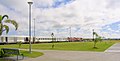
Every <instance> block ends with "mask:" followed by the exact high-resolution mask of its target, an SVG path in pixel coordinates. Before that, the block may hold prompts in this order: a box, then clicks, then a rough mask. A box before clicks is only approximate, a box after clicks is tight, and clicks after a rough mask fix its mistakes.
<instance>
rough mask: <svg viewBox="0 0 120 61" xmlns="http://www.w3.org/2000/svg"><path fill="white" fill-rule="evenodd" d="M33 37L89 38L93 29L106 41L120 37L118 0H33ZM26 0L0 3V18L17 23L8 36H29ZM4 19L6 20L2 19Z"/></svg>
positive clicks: (2, 1)
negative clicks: (4, 16) (5, 16)
mask: <svg viewBox="0 0 120 61" xmlns="http://www.w3.org/2000/svg"><path fill="white" fill-rule="evenodd" d="M32 1H33V4H32V35H33V36H34V21H35V36H44V37H48V36H51V33H54V35H55V37H69V36H70V34H71V36H72V37H82V38H91V37H92V30H93V29H94V30H95V32H97V33H98V34H99V35H100V36H102V37H105V38H120V0H32ZM27 2H28V0H0V15H9V19H14V20H16V21H17V22H18V24H19V28H18V30H17V31H15V30H14V26H13V25H11V24H7V25H9V26H10V31H9V33H8V34H5V32H4V33H3V35H21V36H28V35H29V19H28V16H29V13H28V12H29V10H28V9H29V8H28V7H29V5H28V3H27ZM4 20H5V19H4Z"/></svg>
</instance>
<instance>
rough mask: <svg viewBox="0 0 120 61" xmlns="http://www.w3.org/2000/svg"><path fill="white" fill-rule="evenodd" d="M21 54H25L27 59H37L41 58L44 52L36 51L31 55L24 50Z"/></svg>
mask: <svg viewBox="0 0 120 61" xmlns="http://www.w3.org/2000/svg"><path fill="white" fill-rule="evenodd" d="M20 53H22V54H24V56H25V57H29V58H35V57H39V56H42V55H43V53H42V52H34V51H32V53H31V54H30V53H29V51H23V50H20ZM0 55H1V54H0Z"/></svg>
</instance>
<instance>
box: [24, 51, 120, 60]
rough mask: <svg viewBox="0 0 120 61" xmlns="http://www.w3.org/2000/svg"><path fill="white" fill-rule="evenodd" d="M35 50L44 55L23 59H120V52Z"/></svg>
mask: <svg viewBox="0 0 120 61" xmlns="http://www.w3.org/2000/svg"><path fill="white" fill-rule="evenodd" d="M34 51H39V52H43V53H44V55H43V56H40V57H37V58H30V59H24V60H22V61H120V53H105V52H82V51H56V50H55V51H53V50H34Z"/></svg>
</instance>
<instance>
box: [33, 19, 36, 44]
mask: <svg viewBox="0 0 120 61" xmlns="http://www.w3.org/2000/svg"><path fill="white" fill-rule="evenodd" d="M35 39H36V37H35V18H34V37H33V43H35Z"/></svg>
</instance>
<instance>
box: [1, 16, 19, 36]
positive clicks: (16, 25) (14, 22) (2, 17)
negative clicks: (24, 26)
mask: <svg viewBox="0 0 120 61" xmlns="http://www.w3.org/2000/svg"><path fill="white" fill-rule="evenodd" d="M4 18H7V19H5V20H4ZM5 23H10V24H12V25H14V26H15V30H17V29H18V23H17V22H16V21H15V20H11V19H9V17H8V15H3V16H2V15H0V36H1V35H2V33H3V32H4V31H6V34H7V33H8V32H9V26H8V25H6V24H5Z"/></svg>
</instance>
